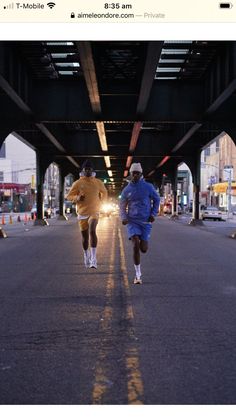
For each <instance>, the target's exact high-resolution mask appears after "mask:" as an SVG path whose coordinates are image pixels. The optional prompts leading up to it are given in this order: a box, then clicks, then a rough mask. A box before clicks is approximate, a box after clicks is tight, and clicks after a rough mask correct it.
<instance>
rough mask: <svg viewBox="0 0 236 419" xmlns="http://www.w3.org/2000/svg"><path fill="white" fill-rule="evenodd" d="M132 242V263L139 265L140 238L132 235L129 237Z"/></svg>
mask: <svg viewBox="0 0 236 419" xmlns="http://www.w3.org/2000/svg"><path fill="white" fill-rule="evenodd" d="M131 240H132V243H133V258H134V264H135V265H140V239H139V236H132V237H131Z"/></svg>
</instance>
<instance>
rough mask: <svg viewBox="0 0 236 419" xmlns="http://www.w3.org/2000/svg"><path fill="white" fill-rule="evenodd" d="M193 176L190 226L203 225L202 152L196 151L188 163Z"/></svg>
mask: <svg viewBox="0 0 236 419" xmlns="http://www.w3.org/2000/svg"><path fill="white" fill-rule="evenodd" d="M186 163H187V164H188V166H189V168H190V170H191V172H192V176H193V213H192V219H191V220H190V222H189V224H190V225H196V224H202V220H200V211H199V207H200V197H199V195H200V184H201V150H200V149H199V150H198V151H196V154H195V155H194V157H193V158H192V159H191V160H189V161H187V162H186Z"/></svg>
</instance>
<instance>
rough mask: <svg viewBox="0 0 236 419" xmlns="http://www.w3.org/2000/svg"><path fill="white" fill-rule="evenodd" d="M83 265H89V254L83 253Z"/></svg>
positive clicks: (87, 266)
mask: <svg viewBox="0 0 236 419" xmlns="http://www.w3.org/2000/svg"><path fill="white" fill-rule="evenodd" d="M84 265H85V268H89V267H90V256H89V255H84Z"/></svg>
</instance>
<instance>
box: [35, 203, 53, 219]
mask: <svg viewBox="0 0 236 419" xmlns="http://www.w3.org/2000/svg"><path fill="white" fill-rule="evenodd" d="M51 216H52V208H50V207H49V206H48V205H46V204H44V217H45V218H51ZM34 217H37V208H36V207H33V208H32V210H31V218H32V220H33V219H34Z"/></svg>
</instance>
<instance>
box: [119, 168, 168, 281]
mask: <svg viewBox="0 0 236 419" xmlns="http://www.w3.org/2000/svg"><path fill="white" fill-rule="evenodd" d="M142 172H143V171H142V167H141V164H140V163H133V164H132V165H131V167H130V174H131V181H130V183H129V185H128V186H126V187H125V188H124V189H123V191H122V194H121V200H120V216H121V220H122V224H123V225H127V230H128V237H129V239H130V240H132V243H133V258H134V268H135V278H134V284H142V279H141V268H140V251H141V252H142V253H146V252H147V250H148V240H149V239H150V234H151V229H152V223H153V222H154V221H155V216H156V215H157V213H158V208H159V204H160V197H159V195H158V193H157V192H156V190H155V188H154V186H153V185H152V184H151V183H148V182H145V180H144V179H143V176H142Z"/></svg>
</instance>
